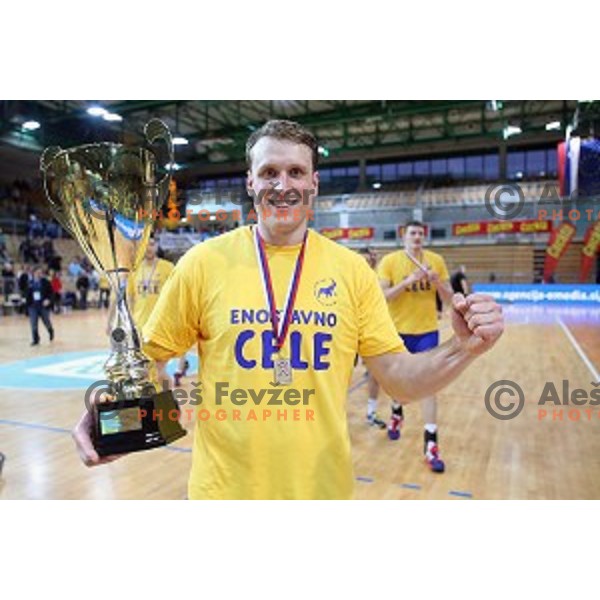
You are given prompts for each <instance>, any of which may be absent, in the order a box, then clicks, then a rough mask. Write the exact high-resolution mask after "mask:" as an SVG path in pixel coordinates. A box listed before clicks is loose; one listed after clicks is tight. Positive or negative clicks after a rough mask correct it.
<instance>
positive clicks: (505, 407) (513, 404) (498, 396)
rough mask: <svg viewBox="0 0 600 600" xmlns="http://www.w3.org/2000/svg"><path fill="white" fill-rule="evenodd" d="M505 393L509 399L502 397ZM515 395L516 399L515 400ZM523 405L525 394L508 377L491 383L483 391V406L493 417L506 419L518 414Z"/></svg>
mask: <svg viewBox="0 0 600 600" xmlns="http://www.w3.org/2000/svg"><path fill="white" fill-rule="evenodd" d="M504 394H507V395H508V396H509V397H510V398H511V399H510V400H505V399H503V398H502V396H503V395H504ZM515 397H516V398H517V400H516V401H515ZM524 406H525V394H524V393H523V390H522V389H521V386H520V385H519V384H517V383H515V382H514V381H510V379H501V380H500V381H496V382H495V383H492V385H490V387H489V388H488V389H487V391H486V393H485V407H486V409H487V411H488V412H489V413H490V415H492V417H494V418H495V419H500V420H501V421H508V420H509V419H514V418H515V417H516V416H518V415H519V414H520V412H521V411H522V410H523V407H524Z"/></svg>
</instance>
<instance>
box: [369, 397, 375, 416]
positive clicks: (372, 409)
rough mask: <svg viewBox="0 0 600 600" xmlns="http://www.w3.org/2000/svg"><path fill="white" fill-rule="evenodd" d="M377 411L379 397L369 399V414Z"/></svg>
mask: <svg viewBox="0 0 600 600" xmlns="http://www.w3.org/2000/svg"><path fill="white" fill-rule="evenodd" d="M376 412H377V398H369V399H368V400H367V416H369V417H370V416H371V415H374V414H375V413H376Z"/></svg>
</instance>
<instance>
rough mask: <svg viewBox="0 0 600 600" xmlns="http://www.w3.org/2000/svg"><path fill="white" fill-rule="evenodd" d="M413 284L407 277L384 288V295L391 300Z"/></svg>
mask: <svg viewBox="0 0 600 600" xmlns="http://www.w3.org/2000/svg"><path fill="white" fill-rule="evenodd" d="M412 284H413V282H412V281H409V280H408V279H405V280H404V281H401V282H400V283H398V284H396V285H395V286H393V287H388V288H384V289H383V295H384V296H385V299H386V300H387V301H388V302H389V301H390V300H393V299H394V298H396V296H399V295H400V294H401V293H402V292H403V291H404V290H405V289H406V288H408V287H410V286H411V285H412Z"/></svg>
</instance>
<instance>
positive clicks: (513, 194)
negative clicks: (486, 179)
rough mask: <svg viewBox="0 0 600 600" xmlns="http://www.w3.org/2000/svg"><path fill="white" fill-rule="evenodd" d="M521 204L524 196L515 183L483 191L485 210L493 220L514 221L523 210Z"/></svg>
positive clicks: (493, 186) (495, 186)
mask: <svg viewBox="0 0 600 600" xmlns="http://www.w3.org/2000/svg"><path fill="white" fill-rule="evenodd" d="M523 204H525V195H524V194H523V190H522V189H521V186H520V185H517V184H516V183H503V184H501V185H490V186H489V187H488V189H487V190H486V191H485V208H486V209H487V211H488V213H490V215H491V216H492V217H494V218H495V219H500V220H501V221H508V220H510V219H514V218H515V217H516V216H518V215H519V214H520V213H521V211H522V210H523Z"/></svg>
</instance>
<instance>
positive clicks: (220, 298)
mask: <svg viewBox="0 0 600 600" xmlns="http://www.w3.org/2000/svg"><path fill="white" fill-rule="evenodd" d="M317 148H318V144H317V140H316V139H315V137H314V136H313V135H312V134H311V133H310V132H309V131H307V130H306V129H304V128H303V127H302V126H300V125H298V124H297V123H292V122H290V121H269V122H268V123H266V124H265V125H263V127H261V128H260V129H257V130H256V131H254V132H253V133H252V135H251V136H250V139H249V140H248V144H247V160H248V179H247V185H248V190H249V192H250V193H251V194H252V195H253V200H254V205H255V209H256V211H257V215H258V221H257V224H256V225H252V226H244V227H240V228H238V229H235V230H233V231H231V232H229V233H226V234H224V235H221V236H219V237H217V238H213V239H211V240H209V241H206V242H203V243H201V244H198V245H196V246H194V247H193V248H192V249H190V250H189V251H188V252H187V253H186V254H185V255H184V256H183V257H182V258H181V260H180V261H179V262H178V263H177V265H176V267H175V270H174V271H173V274H172V276H171V277H170V278H169V281H168V283H167V285H166V286H165V288H164V290H163V291H162V293H161V295H160V298H159V299H158V302H157V304H156V307H155V309H154V311H153V312H152V315H151V316H150V319H149V320H148V322H147V323H146V326H145V327H144V330H143V335H144V341H145V351H146V352H147V353H148V354H149V355H150V356H152V357H153V358H154V359H155V360H167V359H169V358H171V357H173V356H177V355H179V354H181V353H182V352H184V351H185V350H187V349H188V348H189V346H190V345H191V344H192V343H196V344H197V347H198V354H199V358H200V361H201V363H202V370H201V373H200V382H201V390H202V403H201V404H200V406H199V407H196V409H197V421H198V423H197V426H196V431H195V436H194V446H193V454H192V468H191V473H190V477H189V484H188V494H189V497H190V498H192V499H200V498H202V499H208V498H216V499H224V498H238V499H250V498H307V499H309V498H323V499H331V498H351V497H352V496H353V492H354V477H353V472H352V457H351V452H350V437H349V434H348V423H347V418H346V402H347V394H348V387H349V383H350V379H351V375H352V370H353V364H354V357H355V354H356V353H357V352H358V353H359V354H360V355H361V356H362V357H363V359H364V360H365V363H366V365H367V367H368V369H369V371H370V372H372V373H373V374H374V376H375V377H376V378H377V380H378V381H379V382H380V383H381V385H383V386H384V387H385V389H386V390H387V392H388V393H389V394H391V395H392V396H396V397H402V398H407V399H412V400H417V399H419V398H421V397H422V396H429V395H432V394H434V393H435V392H436V391H437V390H439V389H441V388H442V387H444V386H445V385H447V384H448V383H450V382H451V381H453V380H454V379H455V378H456V377H457V376H458V375H459V374H460V373H461V372H462V371H463V370H464V369H465V368H466V367H467V365H469V364H470V363H471V362H472V361H473V360H474V359H475V358H476V357H477V356H478V355H480V354H482V353H483V352H485V351H487V350H488V349H490V348H491V347H492V346H493V344H494V343H495V342H496V340H497V339H498V337H499V336H500V334H501V333H502V330H503V321H502V315H501V312H500V309H499V307H498V305H497V304H496V303H495V302H494V300H493V299H492V298H491V297H489V296H485V295H481V294H474V295H473V296H470V297H469V300H468V301H465V299H464V298H462V297H460V296H457V297H456V300H455V301H454V310H455V311H456V315H457V317H456V319H455V320H454V330H455V334H456V335H455V337H454V338H453V339H452V340H450V341H448V342H447V343H445V344H443V345H441V346H440V347H439V348H436V349H435V350H433V351H431V352H430V353H424V354H419V355H411V354H409V353H407V352H405V351H404V344H403V343H402V340H401V339H400V338H399V337H398V334H397V332H396V329H395V327H394V324H393V322H392V320H391V318H390V316H389V312H388V310H387V307H386V303H385V298H384V296H383V293H382V291H381V288H380V286H379V283H378V280H377V276H376V274H375V273H374V271H373V270H372V269H370V268H369V266H368V265H367V263H366V261H365V260H364V259H363V258H362V257H361V256H359V255H358V254H356V253H355V252H353V251H352V250H349V249H348V248H344V247H343V246H340V245H338V244H336V243H335V242H332V241H331V240H328V239H326V238H325V237H323V236H321V235H319V234H318V233H316V232H315V231H312V230H309V229H308V221H309V218H310V213H311V211H312V203H313V200H314V196H315V195H316V194H317V191H318V184H319V175H318V172H317V160H318V152H317ZM290 192H291V193H290ZM182 410H183V411H185V410H187V407H186V406H183V407H182ZM90 431H91V417H90V415H89V413H87V412H86V413H84V415H83V416H82V419H81V421H80V422H79V424H78V425H77V427H76V429H75V431H74V439H75V441H76V444H77V447H78V450H79V453H80V455H81V457H82V460H83V461H84V462H85V464H87V465H97V464H100V463H103V462H108V461H110V460H115V458H116V457H103V458H102V459H100V458H99V457H98V455H97V453H96V452H95V450H94V448H93V445H92V442H91V437H90ZM158 458H159V457H158V456H157V468H159V464H160V463H159V461H158Z"/></svg>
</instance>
